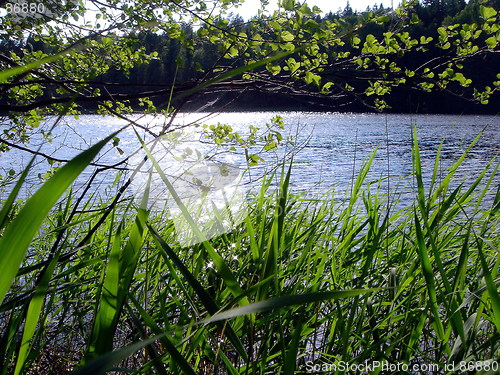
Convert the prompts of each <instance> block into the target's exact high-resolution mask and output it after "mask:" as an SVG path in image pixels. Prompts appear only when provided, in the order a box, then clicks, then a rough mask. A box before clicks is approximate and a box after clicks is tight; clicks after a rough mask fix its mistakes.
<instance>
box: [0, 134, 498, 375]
mask: <svg viewBox="0 0 500 375" xmlns="http://www.w3.org/2000/svg"><path fill="white" fill-rule="evenodd" d="M99 147H100V145H97V148H99ZM97 148H96V149H95V150H93V151H86V153H85V154H83V156H82V155H81V156H79V157H78V158H77V159H75V160H76V161H75V160H73V161H72V162H71V163H72V164H71V163H70V164H71V165H70V167H69V168H67V169H66V170H60V171H59V172H57V173H56V175H54V177H53V179H51V180H49V181H48V182H47V183H46V185H45V186H44V187H42V188H41V189H40V192H39V193H37V194H39V195H38V196H34V197H33V198H31V200H30V201H28V202H27V203H25V205H24V206H22V207H21V208H20V209H17V211H16V212H12V210H11V208H12V207H17V206H16V205H14V203H13V202H11V201H8V200H7V201H6V202H4V210H3V211H2V213H1V219H2V220H1V228H2V233H3V236H2V239H1V240H0V241H1V242H0V256H1V259H2V262H3V265H2V269H1V271H2V272H1V273H0V291H3V290H4V291H5V292H4V293H3V294H2V295H1V297H3V296H4V295H5V298H3V302H2V304H1V305H0V327H1V329H0V332H2V337H1V343H0V361H1V362H0V368H1V371H0V374H11V373H16V374H60V373H65V372H67V371H70V370H75V371H76V373H78V374H97V373H104V372H105V371H107V370H113V371H116V372H115V373H125V371H127V373H134V374H139V373H158V374H181V373H188V374H189V373H190V374H194V373H197V374H278V373H282V374H293V373H310V372H311V371H314V369H318V367H314V366H320V365H321V366H326V365H327V364H339V363H341V362H340V361H344V362H343V363H348V364H349V365H350V366H357V365H360V366H361V365H363V364H366V363H373V361H380V362H385V363H387V364H394V365H396V364H399V365H400V366H401V364H408V365H409V366H414V365H415V366H416V365H428V366H431V365H432V366H434V367H432V370H431V371H430V372H432V373H458V368H457V371H455V370H453V369H452V365H454V364H455V365H457V367H458V366H459V365H460V363H461V361H465V362H462V363H466V362H468V361H469V362H470V361H472V362H475V363H476V364H477V363H479V362H478V361H488V360H492V361H494V360H496V359H498V358H499V357H500V335H499V332H500V297H499V293H498V286H499V284H500V279H499V275H498V270H499V263H500V256H499V245H500V238H499V237H500V231H499V219H500V215H499V209H500V189H498V186H493V184H492V176H493V175H494V174H495V173H496V170H497V168H498V163H497V162H496V161H492V162H491V163H490V165H488V167H487V168H486V169H485V170H484V171H483V173H479V174H478V177H477V180H476V181H475V182H474V183H473V184H472V185H470V186H462V185H460V186H459V187H458V188H453V189H452V188H451V187H450V186H452V185H451V182H452V180H453V175H454V173H455V171H456V170H457V169H458V168H459V166H460V163H461V162H462V161H463V159H464V158H465V157H466V155H463V156H462V157H461V158H457V162H456V164H454V165H453V166H452V167H451V168H450V169H449V171H448V174H447V175H446V176H445V177H442V176H440V177H438V176H439V173H438V171H439V158H440V157H439V154H438V155H436V164H435V170H434V174H433V177H432V180H431V181H423V180H422V173H421V164H420V156H419V150H418V143H417V142H416V138H415V140H414V145H413V163H414V166H413V174H412V176H410V178H412V179H413V180H414V185H415V187H416V188H415V198H414V202H413V204H412V205H411V206H409V207H406V208H404V209H402V210H399V208H398V211H397V210H396V207H397V205H396V203H397V202H395V201H394V200H395V199H396V198H395V197H391V196H388V195H387V192H385V191H374V189H369V188H368V186H367V181H365V180H366V176H367V173H368V170H369V169H370V166H371V163H372V161H373V157H372V158H371V159H368V160H366V161H365V163H364V164H363V166H362V167H361V169H360V170H359V171H358V172H357V175H356V177H355V179H354V180H353V182H352V189H350V192H349V195H348V196H346V197H345V199H342V200H341V202H340V203H339V200H338V199H334V195H335V198H338V195H339V194H340V193H339V192H331V194H329V195H326V196H323V197H321V199H316V200H313V199H310V198H308V199H305V198H304V196H300V195H294V194H293V191H292V190H291V189H290V187H289V183H288V178H289V173H290V169H288V167H287V168H284V169H283V171H282V174H281V176H279V177H276V178H279V179H280V184H279V189H278V190H277V191H275V190H272V191H271V189H270V188H269V186H270V182H271V177H270V178H269V179H267V180H265V181H263V182H262V185H261V188H260V190H258V191H257V192H256V193H255V194H254V195H252V196H251V197H249V205H248V206H249V212H248V216H247V218H246V220H245V221H244V222H243V223H241V224H240V225H239V226H238V227H237V228H235V230H234V231H232V232H229V233H225V234H222V235H220V236H218V237H216V238H213V239H211V240H210V241H204V242H202V243H199V244H197V245H194V246H192V247H189V248H181V247H178V246H176V241H175V228H174V225H173V223H172V222H171V221H169V220H168V219H166V218H165V215H163V214H161V213H160V214H159V213H154V212H148V211H147V209H146V207H147V206H146V205H145V201H146V200H147V195H146V196H145V197H144V199H143V202H142V203H139V202H133V201H122V202H120V203H117V204H116V205H114V204H113V203H112V202H103V203H102V204H101V205H100V207H95V206H93V207H85V206H83V207H82V204H83V203H81V202H78V201H77V200H76V198H75V197H73V196H72V194H69V195H66V198H65V199H63V200H62V201H58V199H59V196H61V195H62V194H63V192H64V191H65V190H66V187H67V186H69V185H70V184H71V181H72V180H73V179H74V175H77V174H78V173H79V172H78V171H79V170H81V169H82V168H84V167H85V165H86V164H88V163H89V160H91V159H92V157H93V155H95V152H97V151H98V150H97ZM291 168H294V166H292V167H291ZM296 168H299V166H296ZM61 171H62V172H63V173H61ZM54 178H56V179H55V180H54ZM375 185H376V184H375ZM372 186H373V184H372ZM426 186H429V188H426ZM453 186H455V185H453ZM56 188H57V189H56ZM56 190H57V191H56ZM487 191H490V192H491V191H492V192H493V196H494V198H493V199H489V200H485V194H486V192H487ZM56 202H57V203H56ZM46 214H47V216H46ZM40 228H41V230H40ZM3 259H8V261H7V262H4V261H3ZM12 281H13V283H12ZM2 288H3V289H2ZM112 350H114V351H113V352H111V351H112ZM494 363H495V362H493V363H490V365H491V366H490V367H492V368H494V367H493V366H494ZM483 364H485V363H483ZM323 368H324V367H323ZM411 368H412V367H410V368H409V369H408V370H406V369H403V370H402V371H399V372H398V373H404V372H405V371H406V372H408V373H411V372H412V371H411ZM484 368H486V364H485V365H484ZM125 369H127V370H125ZM330 369H331V370H333V369H334V367H333V366H332V367H330ZM400 369H401V367H400ZM338 370H339V371H338V372H339V373H342V372H343V371H341V369H340V368H338ZM378 370H379V371H380V370H381V368H378ZM344 372H345V371H344ZM354 373H357V371H354ZM417 373H423V372H422V371H421V372H417Z"/></svg>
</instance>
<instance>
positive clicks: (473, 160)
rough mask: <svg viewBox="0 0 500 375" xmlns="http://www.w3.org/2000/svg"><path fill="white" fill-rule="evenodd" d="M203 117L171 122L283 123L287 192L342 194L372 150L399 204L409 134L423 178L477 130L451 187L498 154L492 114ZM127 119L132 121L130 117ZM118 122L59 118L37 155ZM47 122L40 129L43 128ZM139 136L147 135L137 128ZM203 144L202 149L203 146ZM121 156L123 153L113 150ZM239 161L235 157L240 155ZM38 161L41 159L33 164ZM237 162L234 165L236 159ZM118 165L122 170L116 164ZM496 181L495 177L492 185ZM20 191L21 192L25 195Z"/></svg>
mask: <svg viewBox="0 0 500 375" xmlns="http://www.w3.org/2000/svg"><path fill="white" fill-rule="evenodd" d="M207 115H208V114H205V113H194V114H181V115H179V116H178V117H177V118H176V119H175V121H174V123H173V125H176V126H180V125H182V126H184V125H188V124H190V123H191V122H198V123H200V124H217V123H219V122H221V123H227V124H230V125H232V126H233V127H234V128H235V129H239V130H241V132H242V133H246V132H247V129H248V126H249V125H254V126H260V127H264V126H265V123H266V122H269V120H270V119H271V118H272V117H274V116H276V115H281V116H282V117H283V119H284V121H285V124H286V130H285V133H286V134H287V135H294V136H296V137H297V145H298V146H297V148H296V150H295V151H294V161H296V162H300V163H298V164H296V165H295V167H294V169H293V174H292V185H293V187H294V189H295V191H305V190H309V191H312V192H315V193H321V192H323V191H326V190H328V189H329V188H331V187H336V190H337V191H339V192H341V193H342V194H343V192H344V191H345V190H346V189H348V185H349V183H350V182H351V181H352V178H353V175H354V176H355V175H356V174H357V171H358V170H359V168H360V166H361V164H362V162H363V160H364V159H365V158H366V157H367V156H368V155H369V154H370V152H372V151H374V150H375V149H377V154H376V158H375V160H374V163H373V166H372V168H371V171H370V174H369V176H368V179H367V180H368V181H375V180H378V179H380V178H386V177H390V185H389V186H388V185H387V183H386V182H384V183H382V189H384V191H385V189H387V188H389V189H391V191H393V192H394V191H398V192H400V193H402V199H403V201H404V200H405V199H410V198H409V197H410V196H411V195H412V192H413V191H414V188H413V186H414V182H413V181H412V179H404V177H405V176H407V175H408V174H409V173H411V170H412V156H411V137H412V136H411V133H412V129H413V127H414V126H416V128H417V132H418V138H419V144H420V150H421V157H422V164H423V173H424V178H426V179H427V180H428V179H429V178H430V176H431V174H432V170H433V166H434V161H435V155H436V151H437V149H438V147H439V145H440V144H441V143H442V157H441V160H442V167H441V176H444V173H445V172H446V168H447V167H448V166H450V165H451V164H452V163H453V162H455V161H456V160H458V158H459V157H460V155H461V154H462V153H463V152H464V151H465V150H466V149H467V147H468V146H469V145H470V144H471V142H472V141H473V140H474V138H475V137H476V136H477V135H478V134H479V133H481V132H483V135H482V136H481V138H480V139H479V141H478V143H477V144H476V145H475V146H474V148H473V149H472V150H471V152H470V155H469V156H468V158H467V159H466V161H465V162H464V164H463V166H462V167H461V169H460V170H459V173H458V177H457V180H456V184H458V183H460V182H461V181H465V182H466V183H470V182H471V181H472V180H473V179H474V178H475V177H476V176H477V175H478V174H479V173H480V171H481V170H482V169H483V168H484V167H485V166H486V165H487V164H488V162H489V161H490V160H491V159H492V158H493V157H495V156H497V155H498V154H499V151H500V118H498V117H494V116H459V115H451V116H449V115H446V116H445V115H405V114H403V115H381V114H339V113H307V112H287V113H270V112H251V113H223V114H219V115H217V116H210V117H205V116H207ZM133 118H134V117H133ZM135 119H137V121H138V122H139V123H140V124H141V125H143V126H144V127H147V128H150V129H151V130H153V131H156V130H158V129H159V128H160V127H161V125H163V124H164V122H165V120H164V119H163V118H160V117H156V118H155V117H152V116H148V117H142V118H140V119H138V118H137V117H135ZM125 124H126V122H125V121H123V120H119V119H115V118H112V117H101V116H95V115H85V116H80V118H79V119H74V118H72V117H67V118H65V119H64V121H63V122H62V123H61V124H60V125H58V126H57V127H56V128H55V129H54V131H53V134H54V139H53V142H52V143H51V144H43V145H42V146H41V149H40V152H42V153H44V154H48V155H51V156H52V157H54V158H59V159H68V158H70V157H71V156H74V155H75V154H77V153H78V151H79V150H81V149H85V148H86V147H88V146H90V145H92V144H95V143H96V142H97V141H98V140H100V139H102V138H103V137H105V136H106V135H108V134H110V133H111V132H113V131H114V130H117V129H119V128H120V127H122V126H123V125H125ZM50 125H51V121H48V123H47V124H46V125H44V127H45V128H46V129H47V128H48V127H50ZM140 133H141V134H142V135H143V136H145V137H148V135H147V132H145V131H144V130H143V129H141V130H140ZM119 138H120V143H119V145H118V146H119V148H120V150H121V151H120V150H118V149H117V148H116V147H109V148H108V149H106V150H105V152H103V153H102V155H101V156H100V158H99V160H98V161H96V162H98V163H100V164H103V165H104V164H113V163H118V162H120V161H121V160H123V158H124V157H126V156H128V155H131V154H132V153H133V152H134V151H136V150H137V148H138V141H137V138H136V135H135V133H134V132H133V130H132V129H127V130H125V131H124V132H122V133H121V134H120V135H119ZM41 144H42V141H41V139H37V137H34V138H33V140H32V145H31V146H30V148H31V149H35V148H36V147H38V146H39V145H41ZM207 147H208V146H207ZM285 151H291V150H290V149H287V150H284V149H281V150H278V151H274V152H271V153H269V154H267V155H265V157H264V158H265V160H266V161H267V163H263V164H262V165H261V166H259V167H257V168H256V169H255V170H254V171H252V172H251V175H253V176H259V175H260V174H261V173H259V172H260V171H264V170H266V166H269V165H270V163H271V162H273V161H279V160H281V159H282V158H283V155H284V154H285ZM121 152H123V153H121ZM240 156H241V155H240ZM29 158H30V156H29V154H28V153H26V152H24V151H19V150H16V151H12V152H9V153H6V154H4V155H2V156H1V160H0V168H1V169H2V174H3V175H5V173H7V172H8V170H10V169H13V170H15V171H16V172H19V171H20V169H21V168H22V165H24V164H26V163H27V161H28V160H29ZM41 160H42V159H41ZM235 160H236V161H235V163H236V164H240V165H241V166H242V165H243V164H244V160H245V159H244V158H242V157H240V159H238V158H236V159H235ZM238 160H239V161H238ZM122 166H126V165H125V164H123V165H122ZM47 168H49V165H48V163H47V162H46V161H41V162H40V164H38V165H37V166H36V167H35V168H34V170H33V172H32V173H31V174H30V176H31V178H30V181H31V182H32V184H33V186H32V187H31V189H28V190H29V191H32V189H34V188H36V187H37V186H39V177H38V174H41V175H43V173H45V171H46V170H47ZM90 174H91V170H90V169H89V170H87V171H86V172H85V173H84V175H83V176H82V178H81V179H80V180H79V182H78V183H79V185H80V186H83V185H84V182H85V179H86V178H88V177H89V176H90ZM114 178H115V175H114V174H113V173H108V174H107V175H106V177H105V178H104V179H103V180H101V184H100V185H99V187H98V188H97V189H98V190H99V189H100V191H101V192H103V191H104V189H105V187H106V186H107V185H109V184H110V183H111V182H112V181H113V180H114ZM495 183H498V179H496V180H495ZM28 190H26V192H25V194H29V191H28Z"/></svg>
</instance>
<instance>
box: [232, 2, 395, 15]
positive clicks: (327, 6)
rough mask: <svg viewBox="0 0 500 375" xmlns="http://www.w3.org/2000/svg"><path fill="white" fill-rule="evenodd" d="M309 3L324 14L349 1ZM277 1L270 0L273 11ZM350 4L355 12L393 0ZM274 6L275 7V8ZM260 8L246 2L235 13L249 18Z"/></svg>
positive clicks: (341, 7)
mask: <svg viewBox="0 0 500 375" xmlns="http://www.w3.org/2000/svg"><path fill="white" fill-rule="evenodd" d="M393 2H394V6H397V5H398V4H399V3H400V0H393ZM307 3H308V4H309V6H310V7H311V8H312V7H313V6H314V5H316V6H317V7H318V8H320V9H321V10H322V11H323V12H324V13H328V12H329V11H332V12H334V13H335V12H337V11H338V10H339V9H344V8H345V6H346V5H347V0H307ZM275 4H277V0H269V6H270V7H271V9H276V5H275ZM349 4H350V5H351V8H352V9H353V10H359V11H363V10H365V9H366V7H367V6H370V7H371V6H373V5H375V4H377V5H380V4H383V5H384V7H390V6H391V0H349ZM273 5H274V7H273ZM259 7H260V0H245V3H244V4H243V5H242V6H240V7H239V8H237V9H236V10H234V13H239V14H240V15H241V16H242V17H243V18H249V17H251V16H252V15H255V14H257V9H258V8H259Z"/></svg>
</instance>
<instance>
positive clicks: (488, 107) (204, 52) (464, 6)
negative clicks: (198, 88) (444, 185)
mask: <svg viewBox="0 0 500 375" xmlns="http://www.w3.org/2000/svg"><path fill="white" fill-rule="evenodd" d="M481 5H487V6H489V7H492V8H494V9H500V0H487V1H483V0H471V1H469V2H468V3H466V2H465V0H423V1H421V2H415V4H414V5H413V7H412V8H411V12H410V14H409V15H408V17H409V18H410V21H409V24H408V28H407V31H408V33H409V35H411V38H415V39H417V40H422V38H424V40H425V38H433V39H434V40H437V39H438V38H440V35H439V33H438V31H437V30H438V29H439V28H440V27H449V26H452V25H455V24H457V25H458V24H479V23H481V22H482V21H483V20H482V19H481V15H480V11H479V7H480V6H481ZM393 13H394V10H392V9H390V8H385V7H384V6H383V5H382V4H380V5H374V6H369V7H367V9H366V10H365V11H362V12H356V11H354V10H353V9H352V8H351V7H350V5H349V3H348V4H347V6H346V7H345V8H344V9H343V10H339V11H337V12H335V13H334V12H329V13H326V14H316V15H314V16H310V19H311V21H313V22H314V23H311V24H316V25H319V26H322V25H324V24H325V23H332V22H336V23H337V24H338V25H339V27H341V28H342V29H343V33H344V35H347V36H348V38H351V42H352V40H353V39H354V38H356V39H359V42H358V44H359V45H362V44H363V43H365V42H366V40H367V37H369V38H371V36H372V35H373V36H374V37H375V38H376V40H384V37H385V35H386V34H387V33H388V32H391V30H392V29H393V28H394V27H395V25H394V24H393V22H392V21H391V14H393ZM377 17H378V19H380V20H381V21H380V22H366V20H367V19H374V18H377ZM211 25H212V26H213V25H215V26H216V27H217V28H220V29H224V30H230V31H231V32H232V33H246V34H248V35H250V34H251V33H254V34H255V30H256V29H257V30H258V29H259V27H261V28H262V33H261V35H262V37H263V38H264V39H265V38H266V31H265V28H266V25H263V24H261V20H259V18H257V17H255V18H252V19H250V20H248V21H245V20H244V19H243V18H242V17H241V16H239V15H238V14H234V13H230V14H229V15H228V16H227V17H224V18H223V17H218V18H215V19H214V20H213V23H212V24H211ZM207 27H210V26H207V24H204V25H202V26H201V27H197V26H194V25H193V24H190V23H179V24H178V25H177V27H176V28H174V29H173V30H172V31H171V32H170V33H165V32H163V31H156V30H154V28H145V29H143V30H140V31H135V32H132V33H131V34H129V35H128V37H129V38H128V40H129V42H128V43H129V44H130V43H131V42H130V41H134V42H133V43H135V44H134V45H131V46H130V45H129V47H130V48H131V50H133V49H134V48H143V49H144V52H145V53H146V54H148V55H150V56H153V57H152V58H151V59H149V60H148V61H146V62H144V63H142V64H137V65H134V66H131V67H130V69H126V70H123V69H120V68H110V69H109V70H108V71H107V72H105V73H104V74H99V75H96V76H94V77H91V78H92V81H93V83H94V86H95V87H97V89H99V87H102V89H105V90H106V92H108V93H110V94H123V95H124V96H125V97H126V96H127V95H128V94H130V95H131V96H133V95H132V94H133V93H135V92H137V91H141V92H147V91H148V90H158V88H159V87H162V86H165V87H170V86H172V85H173V86H176V87H181V88H182V86H183V85H186V86H190V85H195V84H196V83H197V82H202V81H203V79H206V77H207V76H209V75H210V74H213V73H216V72H219V71H223V70H224V69H228V68H235V67H238V66H241V65H242V64H244V62H243V60H242V59H241V58H240V56H239V54H238V53H237V52H236V51H232V50H231V48H232V47H230V48H229V49H228V48H227V45H221V46H219V47H220V48H219V49H217V48H214V44H213V41H212V40H210V41H207V42H206V43H205V42H204V41H203V38H204V37H205V35H208V34H209V32H206V28H207ZM96 38H98V37H96ZM268 38H271V36H268ZM479 39H480V38H479ZM429 40H430V39H429ZM355 44H356V43H355ZM0 48H1V50H2V53H3V55H8V54H9V52H11V51H13V52H15V53H16V54H17V55H22V54H23V51H30V52H31V53H33V52H35V51H41V52H42V53H44V54H51V53H54V47H51V46H49V45H48V44H47V43H45V42H44V41H42V40H40V39H39V38H37V37H35V36H32V35H29V36H28V37H27V38H26V39H24V40H23V41H22V43H16V42H14V41H12V40H3V41H2V42H1V45H0ZM335 48H336V47H333V48H332V49H331V50H334V51H335ZM355 48H356V46H355V45H354V44H353V45H352V46H349V45H346V46H344V47H343V48H342V53H346V52H347V53H353V54H354V53H355ZM225 49H227V50H225ZM339 51H340V50H339ZM327 52H328V51H327ZM339 53H340V52H339ZM103 54H106V51H103ZM446 54H447V50H446V49H442V48H435V47H434V46H431V47H429V49H428V50H427V51H426V55H425V60H422V58H421V55H419V54H416V53H412V52H409V53H406V54H404V56H401V57H400V60H401V61H402V62H403V63H402V64H403V65H408V66H414V67H417V66H418V64H424V63H425V62H426V61H429V60H433V59H434V58H436V59H438V58H441V57H444V56H446ZM497 55H498V54H490V55H487V56H484V55H480V56H479V57H478V58H477V59H474V58H472V59H469V61H468V62H467V64H464V65H463V66H461V67H460V68H461V69H462V72H463V75H464V76H466V77H470V78H471V79H472V81H473V82H474V87H476V86H479V87H480V86H481V85H483V86H484V85H487V84H488V82H491V81H492V79H493V80H494V77H495V75H496V74H497V73H498V66H500V58H499V57H498V56H497ZM420 60H422V61H420ZM268 69H271V72H272V74H273V75H275V76H276V77H277V78H278V79H279V77H280V75H281V74H282V73H283V72H282V71H281V72H278V73H276V72H273V71H272V69H276V67H272V66H271V67H269V68H268ZM358 73H359V74H358ZM324 74H325V75H328V74H329V73H328V71H327V72H326V73H324ZM331 74H332V75H339V78H340V79H341V80H342V82H345V84H346V85H347V86H348V87H352V88H353V91H356V89H358V88H359V89H362V88H363V87H364V86H363V85H364V84H365V82H364V81H367V80H368V79H370V77H369V72H368V73H367V72H366V71H364V72H361V71H359V72H357V71H356V72H353V71H349V70H346V72H345V73H344V74H343V75H342V74H339V72H338V71H335V72H331ZM367 74H368V75H367ZM101 83H102V85H101ZM461 83H463V82H461ZM462 86H463V87H461V88H459V89H458V90H448V89H447V88H446V87H443V89H442V90H439V89H438V90H436V89H435V88H433V89H429V88H428V87H426V86H425V85H422V83H419V84H418V85H412V83H411V76H409V77H408V84H404V85H396V87H394V89H393V90H392V91H391V92H390V93H388V94H387V95H386V96H385V98H384V100H385V101H387V106H386V107H385V108H384V109H385V110H388V111H393V112H413V113H497V112H498V108H499V104H500V101H499V99H498V95H491V96H490V97H489V98H487V99H484V100H482V99H481V98H480V97H479V95H476V94H475V93H473V89H472V88H471V87H468V86H469V85H462ZM487 87H489V86H487ZM495 94H496V93H495ZM52 95H53V92H51V89H50V88H48V89H46V90H45V93H44V96H45V97H47V98H49V97H51V96H52ZM167 96H168V95H167V93H165V95H164V96H162V97H156V98H152V99H151V102H149V99H140V98H139V99H137V98H132V99H131V100H130V102H129V103H130V106H131V108H134V109H141V110H144V108H147V107H148V103H151V104H154V105H157V104H159V103H164V102H165V100H166V99H165V97H167ZM474 97H476V100H474V101H471V100H470V98H474ZM335 99H338V98H335ZM360 99H361V98H360V97H359V96H356V95H353V96H352V97H348V98H346V99H344V100H332V98H331V97H329V96H328V95H322V92H321V88H320V87H314V85H313V84H311V85H308V87H307V88H306V89H305V90H300V91H297V92H288V91H287V90H286V88H284V89H283V90H280V89H276V88H275V87H273V88H272V89H269V90H267V89H266V84H265V83H264V84H259V83H255V84H254V85H253V86H251V87H245V89H244V90H240V89H239V87H238V86H237V85H234V84H233V85H232V86H231V85H226V86H225V87H219V88H215V89H214V88H212V89H209V90H205V91H204V92H203V93H201V94H197V95H193V96H190V97H189V98H188V99H185V100H184V101H182V102H179V101H177V102H175V104H176V105H179V106H181V107H182V109H185V110H200V109H201V110H205V109H206V110H211V109H217V110H220V109H224V110H329V111H355V112H356V111H370V110H375V107H374V106H373V103H371V102H370V101H364V100H362V99H361V100H360ZM468 99H469V100H468ZM1 102H2V103H3V104H5V103H7V102H8V101H6V100H5V98H1ZM478 102H482V104H483V105H478ZM81 106H82V108H83V109H84V110H87V111H95V110H97V109H98V106H97V104H93V103H83V104H81ZM151 108H155V107H153V106H151Z"/></svg>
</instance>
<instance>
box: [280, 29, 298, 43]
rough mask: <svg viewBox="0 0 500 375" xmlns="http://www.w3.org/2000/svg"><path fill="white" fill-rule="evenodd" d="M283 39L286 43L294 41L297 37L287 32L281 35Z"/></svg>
mask: <svg viewBox="0 0 500 375" xmlns="http://www.w3.org/2000/svg"><path fill="white" fill-rule="evenodd" d="M281 39H283V41H285V42H291V41H292V40H294V39H295V37H294V36H293V34H292V33H291V32H290V31H286V30H285V31H283V32H282V33H281Z"/></svg>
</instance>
